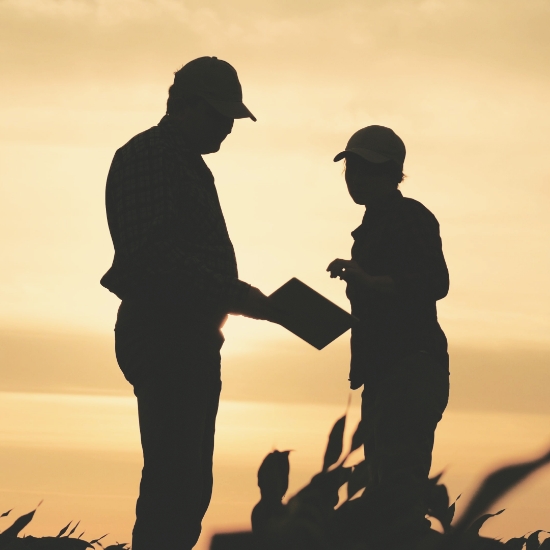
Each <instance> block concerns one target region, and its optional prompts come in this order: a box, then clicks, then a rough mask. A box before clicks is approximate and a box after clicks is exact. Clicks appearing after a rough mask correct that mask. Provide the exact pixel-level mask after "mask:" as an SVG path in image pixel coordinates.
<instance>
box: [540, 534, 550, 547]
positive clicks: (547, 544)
mask: <svg viewBox="0 0 550 550" xmlns="http://www.w3.org/2000/svg"><path fill="white" fill-rule="evenodd" d="M539 550H550V537H548V538H547V539H544V540H543V541H542V544H541V545H540V546H539Z"/></svg>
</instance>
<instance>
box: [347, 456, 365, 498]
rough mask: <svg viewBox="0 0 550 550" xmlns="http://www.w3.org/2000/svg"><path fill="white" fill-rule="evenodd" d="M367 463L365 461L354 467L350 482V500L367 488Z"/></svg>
mask: <svg viewBox="0 0 550 550" xmlns="http://www.w3.org/2000/svg"><path fill="white" fill-rule="evenodd" d="M367 474H368V472H367V463H366V462H365V461H364V460H363V461H362V462H359V464H357V466H354V467H353V470H352V472H351V475H350V478H349V480H348V500H350V499H352V498H353V497H354V496H355V495H356V494H357V493H358V492H359V491H360V490H361V489H364V488H365V487H366V486H367V481H368V476H367Z"/></svg>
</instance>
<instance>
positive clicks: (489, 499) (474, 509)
mask: <svg viewBox="0 0 550 550" xmlns="http://www.w3.org/2000/svg"><path fill="white" fill-rule="evenodd" d="M549 462H550V452H547V453H545V454H544V455H542V456H541V457H540V458H537V459H535V460H531V461H528V462H521V463H519V464H512V465H511V466H505V467H504V468H500V469H498V470H496V471H495V472H493V473H492V474H490V475H489V476H487V477H486V478H485V480H484V481H483V483H482V484H481V486H480V487H479V489H478V490H477V492H476V494H475V495H474V497H473V499H472V500H471V502H470V504H469V505H468V507H467V508H466V510H465V511H464V513H463V514H462V516H461V517H460V519H459V520H458V522H457V524H456V531H457V532H460V531H464V530H466V529H467V528H468V527H469V526H470V524H472V522H473V521H475V520H476V519H477V518H478V517H479V516H481V515H482V514H483V513H484V512H485V511H486V510H487V508H489V507H490V506H492V505H493V504H494V503H495V502H496V501H497V500H499V499H500V498H501V497H502V496H503V495H505V494H506V493H507V492H508V491H510V490H511V489H512V488H513V487H515V486H516V485H517V484H518V483H519V482H520V481H523V480H524V479H525V478H526V477H527V476H529V475H530V474H532V473H533V472H534V471H536V470H538V469H539V468H540V467H542V466H544V465H545V464H548V463H549Z"/></svg>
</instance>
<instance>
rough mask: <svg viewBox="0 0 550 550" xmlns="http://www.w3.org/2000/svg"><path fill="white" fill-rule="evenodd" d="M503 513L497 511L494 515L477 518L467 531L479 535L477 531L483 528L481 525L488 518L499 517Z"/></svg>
mask: <svg viewBox="0 0 550 550" xmlns="http://www.w3.org/2000/svg"><path fill="white" fill-rule="evenodd" d="M502 512H504V509H503V510H499V511H498V512H495V513H494V514H484V515H483V516H481V517H479V518H477V519H476V520H475V521H474V522H473V523H472V525H470V527H468V531H469V532H471V533H476V534H479V530H480V529H481V528H482V527H483V524H484V523H485V522H486V521H487V520H488V519H490V518H494V517H495V516H499V515H500V514H502Z"/></svg>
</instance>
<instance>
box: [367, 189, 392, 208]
mask: <svg viewBox="0 0 550 550" xmlns="http://www.w3.org/2000/svg"><path fill="white" fill-rule="evenodd" d="M396 192H397V189H396V188H390V189H386V190H384V191H383V192H381V193H378V194H377V195H376V196H373V197H371V198H370V199H369V201H368V203H366V204H365V208H367V209H369V208H371V209H373V208H374V209H376V208H381V207H384V206H385V205H386V204H388V203H389V202H391V201H392V199H393V198H394V197H395V196H396Z"/></svg>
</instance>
